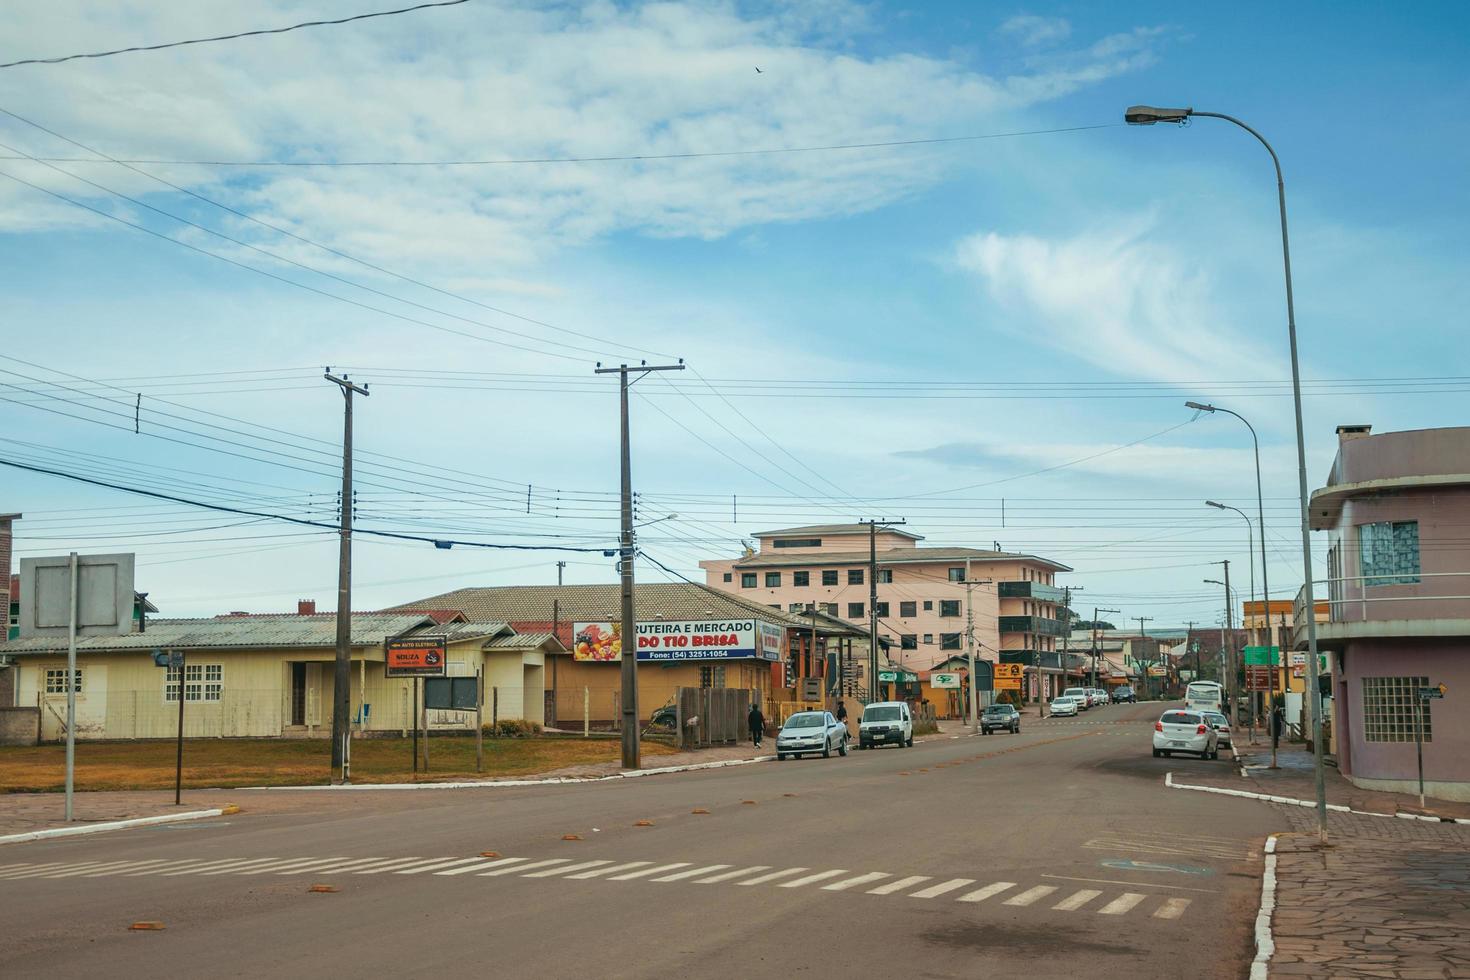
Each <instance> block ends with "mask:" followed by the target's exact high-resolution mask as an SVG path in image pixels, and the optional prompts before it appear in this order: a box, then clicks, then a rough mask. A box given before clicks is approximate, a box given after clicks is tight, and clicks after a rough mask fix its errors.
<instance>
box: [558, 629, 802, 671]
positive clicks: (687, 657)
mask: <svg viewBox="0 0 1470 980" xmlns="http://www.w3.org/2000/svg"><path fill="white" fill-rule="evenodd" d="M619 627H620V624H617V623H574V624H573V631H574V633H573V635H574V637H575V640H574V642H573V644H572V656H573V658H574V659H576V660H591V661H618V660H621V659H622V658H623V649H622V647H623V644H622V635H621V630H620V628H619ZM637 650H638V652H637V656H638V659H639V660H640V661H650V662H675V661H692V660H744V659H749V660H771V661H776V660H780V659H781V628H780V627H779V626H772V625H771V624H769V623H764V622H761V621H760V620H755V619H734V620H726V619H708V620H706V619H694V620H683V621H678V620H675V621H664V620H659V621H656V622H652V623H639V624H638V647H637Z"/></svg>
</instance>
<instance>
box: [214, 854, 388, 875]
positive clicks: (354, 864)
mask: <svg viewBox="0 0 1470 980" xmlns="http://www.w3.org/2000/svg"><path fill="white" fill-rule="evenodd" d="M382 863H383V859H382V858H354V859H353V860H351V861H334V862H332V863H331V864H323V865H320V866H318V867H315V868H312V869H311V872H312V874H337V873H339V872H343V871H362V870H363V869H365V868H373V867H377V866H378V865H380V864H382ZM222 873H223V874H228V873H229V872H228V871H224V872H221V871H218V870H216V871H206V872H205V873H204V874H202V875H200V877H201V878H204V877H208V876H209V875H217V874H222ZM284 873H285V874H290V873H291V872H289V871H288V872H284Z"/></svg>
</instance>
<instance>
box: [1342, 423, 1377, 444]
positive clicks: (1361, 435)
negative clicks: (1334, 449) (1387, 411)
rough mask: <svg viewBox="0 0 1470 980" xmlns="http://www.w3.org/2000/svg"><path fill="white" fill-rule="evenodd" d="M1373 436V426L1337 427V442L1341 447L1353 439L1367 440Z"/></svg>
mask: <svg viewBox="0 0 1470 980" xmlns="http://www.w3.org/2000/svg"><path fill="white" fill-rule="evenodd" d="M1372 434H1373V426H1371V425H1339V426H1338V427H1337V441H1338V444H1339V445H1341V444H1342V443H1344V442H1350V441H1352V440H1353V439H1366V438H1367V437H1368V436H1370V435H1372Z"/></svg>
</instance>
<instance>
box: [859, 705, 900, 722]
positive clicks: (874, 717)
mask: <svg viewBox="0 0 1470 980" xmlns="http://www.w3.org/2000/svg"><path fill="white" fill-rule="evenodd" d="M898 719H899V714H898V706H897V705H893V704H889V705H878V706H876V707H872V708H868V709H867V710H866V711H864V712H863V721H898Z"/></svg>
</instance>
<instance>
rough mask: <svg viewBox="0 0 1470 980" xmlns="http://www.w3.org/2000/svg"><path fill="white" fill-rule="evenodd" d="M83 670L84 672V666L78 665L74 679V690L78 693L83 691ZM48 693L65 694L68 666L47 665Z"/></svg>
mask: <svg viewBox="0 0 1470 980" xmlns="http://www.w3.org/2000/svg"><path fill="white" fill-rule="evenodd" d="M82 672H83V668H81V667H78V668H77V674H76V677H74V678H73V679H72V689H73V690H74V691H76V692H77V693H78V694H81V693H82ZM46 693H47V694H65V693H66V668H65V667H47V668H46Z"/></svg>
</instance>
